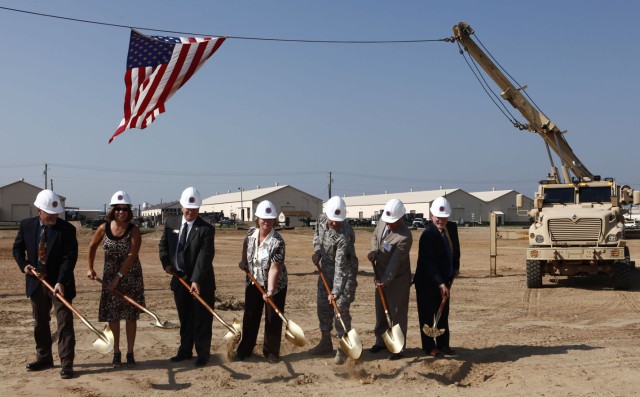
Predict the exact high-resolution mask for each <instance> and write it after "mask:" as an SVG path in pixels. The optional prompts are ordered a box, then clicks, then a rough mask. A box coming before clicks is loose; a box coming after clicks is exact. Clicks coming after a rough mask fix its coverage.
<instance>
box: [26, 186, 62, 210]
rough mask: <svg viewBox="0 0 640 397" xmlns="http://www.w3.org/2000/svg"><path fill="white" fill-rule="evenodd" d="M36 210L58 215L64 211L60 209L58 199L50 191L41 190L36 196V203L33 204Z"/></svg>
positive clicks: (60, 205)
mask: <svg viewBox="0 0 640 397" xmlns="http://www.w3.org/2000/svg"><path fill="white" fill-rule="evenodd" d="M33 205H35V206H36V208H39V209H41V210H42V211H44V212H46V213H47V214H59V213H61V212H62V211H64V208H62V203H61V202H60V197H58V195H57V194H56V193H55V192H53V191H51V190H43V191H41V192H40V193H38V195H37V196H36V201H35V202H34V203H33Z"/></svg>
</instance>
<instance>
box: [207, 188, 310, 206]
mask: <svg viewBox="0 0 640 397" xmlns="http://www.w3.org/2000/svg"><path fill="white" fill-rule="evenodd" d="M285 188H289V189H295V190H298V191H300V192H302V190H300V189H296V188H295V187H293V186H291V185H281V186H272V187H263V188H258V189H253V190H243V191H242V196H241V193H240V190H238V191H235V192H228V193H223V194H216V195H215V196H211V197H207V198H205V199H204V200H202V205H214V204H225V203H237V202H240V201H259V200H260V199H261V198H263V197H264V196H266V195H268V194H271V193H273V192H276V191H278V190H282V189H285ZM302 193H305V194H308V193H306V192H302ZM309 196H311V195H309ZM318 200H321V199H319V198H318Z"/></svg>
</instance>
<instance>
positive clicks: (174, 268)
mask: <svg viewBox="0 0 640 397" xmlns="http://www.w3.org/2000/svg"><path fill="white" fill-rule="evenodd" d="M201 203H202V200H201V199H200V193H199V192H198V190H196V189H195V188H193V187H188V188H186V189H185V190H184V191H183V192H182V196H181V198H180V205H181V206H182V222H181V223H180V225H178V227H177V228H174V227H171V225H166V227H165V229H164V233H163V235H162V238H161V239H160V262H162V267H163V268H164V270H165V271H166V272H167V273H169V274H173V275H174V276H173V278H172V279H171V290H172V291H173V296H174V299H175V302H176V309H177V310H178V318H179V319H180V347H179V348H178V353H177V354H176V355H175V356H173V357H171V358H170V360H171V361H172V362H180V361H184V360H188V359H191V358H192V356H193V348H194V347H195V350H196V354H197V358H196V360H195V362H194V364H195V365H196V366H204V365H206V364H207V363H208V361H209V357H210V350H211V326H212V323H213V315H212V314H211V313H210V312H209V311H208V310H207V309H206V308H205V307H204V306H203V305H202V304H200V302H198V301H197V300H196V299H194V298H193V296H192V294H198V295H200V296H201V297H202V298H203V299H204V300H205V301H206V302H207V304H208V305H209V306H211V307H213V306H214V303H215V291H216V279H215V274H214V272H213V256H214V235H215V229H214V227H213V226H212V225H211V224H209V223H207V222H205V221H204V220H203V219H202V218H200V216H199V213H200V204H201ZM177 277H180V278H182V279H183V280H185V281H186V282H187V283H188V284H189V285H190V286H191V289H190V290H187V289H186V288H184V286H182V285H180V284H181V282H180V280H178V278H177Z"/></svg>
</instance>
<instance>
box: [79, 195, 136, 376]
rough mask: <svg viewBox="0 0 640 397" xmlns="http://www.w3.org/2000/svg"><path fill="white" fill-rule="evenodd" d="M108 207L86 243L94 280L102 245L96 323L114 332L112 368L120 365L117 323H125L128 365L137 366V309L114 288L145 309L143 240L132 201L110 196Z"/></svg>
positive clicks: (121, 196) (89, 275)
mask: <svg viewBox="0 0 640 397" xmlns="http://www.w3.org/2000/svg"><path fill="white" fill-rule="evenodd" d="M110 205H111V208H110V210H109V213H108V214H107V216H106V219H107V222H105V223H103V224H102V225H100V227H98V229H97V230H96V232H95V234H94V235H93V238H92V239H91V243H90V244H89V258H88V259H89V271H88V272H87V277H89V278H90V279H95V278H96V272H95V270H94V261H95V258H96V250H97V249H98V246H99V245H100V243H101V242H102V245H103V248H104V272H103V276H102V281H103V283H104V286H103V289H102V295H101V296H100V307H99V309H98V320H99V321H107V322H108V323H109V327H110V328H111V331H112V332H113V339H114V348H113V361H112V364H113V366H114V367H118V366H120V365H122V355H121V353H120V320H125V330H126V334H127V356H126V359H127V366H134V365H135V364H136V361H135V358H134V355H133V346H134V343H135V340H136V330H137V320H138V319H139V318H140V310H138V308H136V307H135V306H134V305H132V304H131V303H129V302H127V301H126V300H124V299H123V298H121V297H120V296H118V295H117V294H116V293H115V292H114V289H116V288H117V289H118V290H120V291H121V292H122V293H124V294H125V295H127V296H129V297H131V298H132V299H133V300H135V301H136V302H138V303H139V304H140V305H142V306H144V305H145V301H144V281H143V278H142V266H141V264H140V259H139V258H138V251H139V250H140V244H141V241H142V238H141V234H140V229H139V228H138V227H137V226H136V225H134V224H133V223H131V219H132V218H133V212H132V211H131V198H130V197H129V195H128V194H127V193H125V192H123V191H118V192H116V193H115V194H114V195H113V196H112V197H111V203H110Z"/></svg>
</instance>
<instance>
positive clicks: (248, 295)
mask: <svg viewBox="0 0 640 397" xmlns="http://www.w3.org/2000/svg"><path fill="white" fill-rule="evenodd" d="M255 216H256V227H252V228H251V229H249V231H248V232H247V236H246V237H245V239H244V243H243V245H242V259H241V260H240V263H239V266H240V269H243V270H246V271H249V272H251V274H252V275H253V277H254V278H255V279H256V281H257V282H258V283H259V284H260V286H261V287H262V288H263V289H264V290H265V291H266V293H265V294H264V295H261V294H260V292H259V291H258V288H256V287H255V286H253V285H252V284H251V281H249V278H248V277H247V281H246V287H245V293H244V317H243V319H242V341H241V342H240V345H238V350H237V351H236V353H235V359H236V360H244V359H245V358H246V357H249V356H251V354H252V353H253V348H254V347H255V345H256V339H257V337H258V331H259V329H260V320H261V318H262V311H263V309H264V311H265V320H264V342H263V347H262V354H263V355H264V357H265V358H266V359H268V360H269V362H272V363H276V362H278V361H279V360H280V342H281V340H282V319H281V318H280V317H279V316H278V314H277V313H276V312H275V310H273V308H272V307H271V306H270V305H268V304H266V300H267V298H270V299H271V300H272V301H273V302H274V303H275V305H276V306H277V307H278V310H280V312H281V313H284V305H285V301H286V297H287V268H286V267H285V265H284V256H285V254H284V240H283V238H282V236H281V235H280V233H278V232H277V231H275V230H274V228H273V227H274V225H275V222H276V218H277V216H278V213H277V211H276V207H275V205H273V203H272V202H270V201H268V200H265V201H262V202H261V203H260V204H258V207H257V208H256V212H255ZM265 306H266V308H265Z"/></svg>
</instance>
